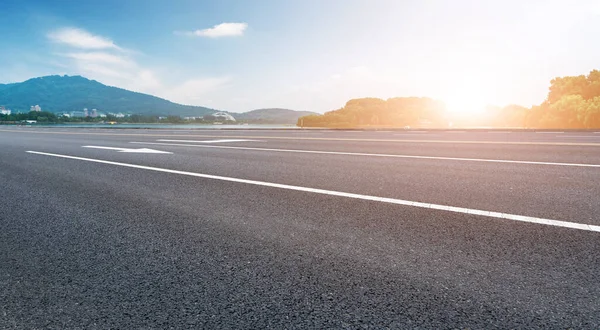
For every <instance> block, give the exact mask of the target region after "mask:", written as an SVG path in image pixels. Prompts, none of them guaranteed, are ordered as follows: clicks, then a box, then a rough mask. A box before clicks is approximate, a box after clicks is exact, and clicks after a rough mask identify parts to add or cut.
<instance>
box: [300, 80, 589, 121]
mask: <svg viewBox="0 0 600 330" xmlns="http://www.w3.org/2000/svg"><path fill="white" fill-rule="evenodd" d="M297 125H298V126H301V127H368V126H375V127H406V126H410V127H440V128H447V127H451V126H463V127H464V126H470V127H514V128H573V129H576V128H600V71H598V70H593V71H591V72H590V73H589V74H588V75H580V76H567V77H558V78H555V79H552V80H551V81H550V88H549V92H548V96H547V98H546V100H544V102H542V104H540V105H537V106H533V107H531V108H527V107H523V106H519V105H508V106H505V107H493V106H489V107H487V108H486V109H485V111H484V112H483V113H481V114H478V115H471V116H461V115H459V114H449V113H448V111H446V107H445V105H444V103H443V102H440V101H437V100H434V99H431V98H427V97H395V98H390V99H387V100H382V99H378V98H362V99H353V100H350V101H348V102H347V103H346V104H345V105H344V106H343V107H342V108H340V109H337V110H333V111H329V112H326V113H325V114H323V115H310V116H304V117H301V118H299V119H298V123H297Z"/></svg>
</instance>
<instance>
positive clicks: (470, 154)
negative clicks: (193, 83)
mask: <svg viewBox="0 0 600 330" xmlns="http://www.w3.org/2000/svg"><path fill="white" fill-rule="evenodd" d="M0 182H1V185H2V189H1V190H0V191H1V193H0V328H16V329H31V328H85V329H93V328H98V329H106V328H243V329H246V328H257V329H266V328H274V329H283V328H378V329H381V328H435V329H441V328H590V329H591V328H599V327H600V299H598V297H600V275H599V274H600V257H599V252H600V216H599V214H600V134H598V133H595V132H562V131H553V132H543V133H536V132H508V131H505V132H501V131H500V132H498V131H492V132H485V131H482V132H468V131H464V132H461V131H449V132H445V131H320V130H308V131H296V130H272V131H269V130H134V129H133V130H119V129H65V128H62V129H59V128H32V127H10V126H1V127H0Z"/></svg>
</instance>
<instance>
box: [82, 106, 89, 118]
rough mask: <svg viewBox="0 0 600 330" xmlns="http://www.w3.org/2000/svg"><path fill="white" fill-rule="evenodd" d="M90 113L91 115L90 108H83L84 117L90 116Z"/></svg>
mask: <svg viewBox="0 0 600 330" xmlns="http://www.w3.org/2000/svg"><path fill="white" fill-rule="evenodd" d="M89 115H90V114H89V112H88V109H87V108H83V116H84V117H89Z"/></svg>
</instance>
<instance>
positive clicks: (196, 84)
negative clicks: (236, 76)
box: [165, 77, 231, 104]
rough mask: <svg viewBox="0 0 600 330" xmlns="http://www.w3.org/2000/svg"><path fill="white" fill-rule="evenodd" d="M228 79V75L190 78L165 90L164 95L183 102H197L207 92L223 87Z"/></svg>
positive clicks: (202, 98)
mask: <svg viewBox="0 0 600 330" xmlns="http://www.w3.org/2000/svg"><path fill="white" fill-rule="evenodd" d="M230 81H231V78H230V77H216V78H201V79H190V80H188V81H185V82H184V83H183V84H181V85H177V86H175V87H173V88H171V89H169V90H167V91H166V93H165V97H167V98H169V100H171V101H174V102H179V103H183V104H199V103H201V102H202V101H203V100H205V99H206V94H207V93H209V92H213V91H215V90H217V89H219V88H222V87H225V86H226V85H227V84H228V83H229V82H230Z"/></svg>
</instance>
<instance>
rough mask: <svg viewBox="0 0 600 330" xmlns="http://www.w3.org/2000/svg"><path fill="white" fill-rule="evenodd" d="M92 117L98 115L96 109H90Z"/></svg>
mask: <svg viewBox="0 0 600 330" xmlns="http://www.w3.org/2000/svg"><path fill="white" fill-rule="evenodd" d="M91 117H92V118H96V117H98V111H97V110H96V109H92V114H91Z"/></svg>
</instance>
